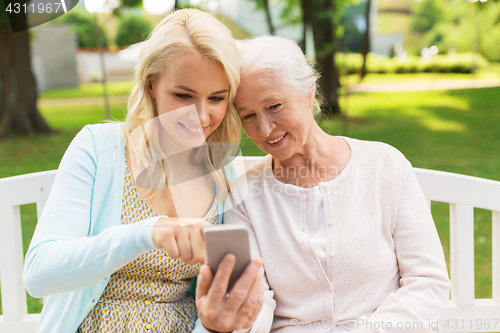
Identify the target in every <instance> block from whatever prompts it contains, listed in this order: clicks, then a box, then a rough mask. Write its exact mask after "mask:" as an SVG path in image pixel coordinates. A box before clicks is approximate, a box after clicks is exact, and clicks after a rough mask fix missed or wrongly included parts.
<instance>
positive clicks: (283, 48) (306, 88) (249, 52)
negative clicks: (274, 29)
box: [237, 36, 319, 111]
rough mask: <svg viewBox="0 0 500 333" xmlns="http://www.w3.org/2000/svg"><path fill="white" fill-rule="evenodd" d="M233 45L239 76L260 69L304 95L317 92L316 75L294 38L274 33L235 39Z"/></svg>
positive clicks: (317, 76)
mask: <svg viewBox="0 0 500 333" xmlns="http://www.w3.org/2000/svg"><path fill="white" fill-rule="evenodd" d="M237 47H238V52H239V59H240V76H241V77H242V78H243V77H244V76H245V75H248V74H251V73H254V72H257V71H262V70H264V71H268V72H270V73H272V74H273V75H275V76H277V77H280V78H281V79H283V80H284V83H285V84H289V85H291V86H293V87H294V88H295V89H296V90H297V91H298V92H299V93H300V94H302V95H304V96H309V95H310V94H311V93H316V92H317V89H316V81H317V80H318V79H319V74H318V73H317V72H316V71H315V70H314V69H313V68H312V66H310V65H309V64H308V63H307V59H306V57H305V55H304V53H302V50H301V49H300V47H299V46H298V45H297V43H296V42H295V41H293V40H290V39H286V38H282V37H278V36H260V37H255V38H250V39H246V40H244V41H239V42H238V43H237ZM315 104H316V103H315ZM315 106H316V105H315ZM315 111H316V110H315Z"/></svg>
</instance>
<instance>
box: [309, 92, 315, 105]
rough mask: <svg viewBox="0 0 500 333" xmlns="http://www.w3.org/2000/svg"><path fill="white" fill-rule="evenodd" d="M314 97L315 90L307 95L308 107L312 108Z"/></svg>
mask: <svg viewBox="0 0 500 333" xmlns="http://www.w3.org/2000/svg"><path fill="white" fill-rule="evenodd" d="M314 97H316V90H314V91H312V92H311V94H310V95H309V97H308V98H309V109H312V107H313V105H314Z"/></svg>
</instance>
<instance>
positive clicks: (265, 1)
mask: <svg viewBox="0 0 500 333" xmlns="http://www.w3.org/2000/svg"><path fill="white" fill-rule="evenodd" d="M262 1H263V4H264V9H265V11H266V19H267V25H268V26H269V33H270V34H271V35H273V36H274V34H275V33H274V32H275V31H274V25H273V21H272V18H271V8H270V7H269V1H268V0H262Z"/></svg>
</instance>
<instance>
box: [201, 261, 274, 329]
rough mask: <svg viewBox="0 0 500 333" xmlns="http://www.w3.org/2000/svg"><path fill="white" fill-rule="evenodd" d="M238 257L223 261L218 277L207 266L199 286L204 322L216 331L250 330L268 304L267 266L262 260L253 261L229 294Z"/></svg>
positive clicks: (218, 270) (204, 268) (203, 270)
mask: <svg viewBox="0 0 500 333" xmlns="http://www.w3.org/2000/svg"><path fill="white" fill-rule="evenodd" d="M235 263H236V257H235V256H234V255H233V254H228V255H226V256H225V257H224V259H223V260H222V261H221V263H220V265H219V267H218V269H217V272H216V274H215V276H214V275H213V274H212V271H211V269H210V267H209V266H208V265H203V266H202V267H201V270H200V275H199V276H198V282H197V286H196V307H197V308H198V316H199V318H200V320H201V323H202V324H203V326H204V327H205V328H206V329H209V330H212V331H215V332H231V331H234V330H238V329H243V328H245V329H249V328H251V327H252V325H253V323H254V322H255V320H256V319H257V316H258V315H259V312H260V309H261V307H262V304H263V303H264V283H263V281H262V274H263V269H264V265H263V263H262V259H261V258H255V259H253V260H252V261H251V262H250V264H249V265H248V266H247V268H246V269H245V271H244V272H243V274H242V275H241V276H240V278H239V279H238V281H237V282H236V283H235V284H234V286H233V288H232V289H231V291H230V293H229V295H228V296H227V297H226V291H227V287H228V283H229V279H230V276H231V273H232V271H233V268H234V265H235Z"/></svg>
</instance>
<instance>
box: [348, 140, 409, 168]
mask: <svg viewBox="0 0 500 333" xmlns="http://www.w3.org/2000/svg"><path fill="white" fill-rule="evenodd" d="M344 139H345V140H346V141H347V143H348V144H349V145H350V146H351V150H352V151H353V152H352V154H356V155H357V158H358V160H359V162H360V163H363V164H365V163H369V164H374V165H386V166H389V165H392V164H394V165H401V163H404V162H405V161H408V160H407V159H406V157H405V156H404V155H403V153H401V152H400V151H399V150H398V149H397V148H395V147H393V146H391V145H389V144H387V143H383V142H378V141H367V140H358V139H352V138H344Z"/></svg>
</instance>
